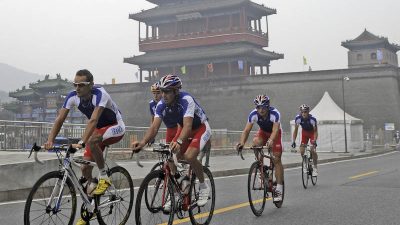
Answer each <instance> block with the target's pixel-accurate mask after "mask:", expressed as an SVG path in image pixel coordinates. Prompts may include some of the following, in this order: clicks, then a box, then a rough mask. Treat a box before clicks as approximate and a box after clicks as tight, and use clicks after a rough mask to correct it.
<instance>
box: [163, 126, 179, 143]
mask: <svg viewBox="0 0 400 225" xmlns="http://www.w3.org/2000/svg"><path fill="white" fill-rule="evenodd" d="M177 131H178V126H176V127H168V128H167V133H166V134H165V143H171V141H172V140H173V139H174V137H175V136H176V133H177ZM179 132H180V131H179Z"/></svg>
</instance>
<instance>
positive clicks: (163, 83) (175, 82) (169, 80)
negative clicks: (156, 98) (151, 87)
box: [159, 74, 182, 89]
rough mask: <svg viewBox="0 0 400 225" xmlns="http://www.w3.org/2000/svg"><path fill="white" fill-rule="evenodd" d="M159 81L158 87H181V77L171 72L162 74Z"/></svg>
mask: <svg viewBox="0 0 400 225" xmlns="http://www.w3.org/2000/svg"><path fill="white" fill-rule="evenodd" d="M159 82H160V89H180V88H181V87H182V81H181V79H180V78H179V77H178V76H176V75H172V74H168V75H165V76H163V77H162V78H161V79H160V81H159Z"/></svg>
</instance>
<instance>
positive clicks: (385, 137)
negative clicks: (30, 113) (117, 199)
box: [0, 120, 396, 151]
mask: <svg viewBox="0 0 400 225" xmlns="http://www.w3.org/2000/svg"><path fill="white" fill-rule="evenodd" d="M52 126H53V123H47V122H30V121H8V120H0V150H29V149H30V148H31V147H32V144H33V143H34V142H37V143H41V144H42V143H44V142H45V141H46V140H47V136H48V134H49V132H50V130H51V127H52ZM85 127H86V124H69V123H65V124H64V125H63V126H62V128H61V130H60V133H59V135H58V136H61V137H67V138H75V139H80V138H81V137H82V134H83V132H84V130H85ZM147 128H148V127H135V126H126V133H125V136H124V138H123V139H122V140H121V141H120V142H118V143H117V144H114V145H112V146H110V147H111V149H129V148H130V143H131V142H132V141H135V140H141V139H142V137H143V136H144V134H145V132H146V130H147ZM165 133H166V129H165V128H161V129H160V130H159V132H158V135H157V137H156V142H163V141H164V140H165ZM241 133H242V131H232V130H227V129H212V138H211V141H212V148H213V149H233V148H234V146H235V145H236V144H237V143H238V141H239V140H240V135H241ZM254 134H255V131H252V133H251V134H250V136H249V140H248V141H247V142H248V143H250V141H251V139H252V137H253V136H254ZM322 136H323V135H321V137H320V138H323V137H322ZM363 136H364V137H363V138H362V140H363V142H364V145H367V147H365V146H364V149H365V148H366V149H368V146H374V145H382V146H383V145H385V144H396V140H395V139H394V138H393V132H378V131H376V132H374V131H372V130H369V129H364V135H363ZM297 139H298V141H299V139H300V137H298V138H297ZM323 141H324V140H319V143H323ZM282 143H283V145H284V149H286V150H288V148H290V147H289V146H290V144H291V134H290V132H283V133H282ZM333 151H334V150H333Z"/></svg>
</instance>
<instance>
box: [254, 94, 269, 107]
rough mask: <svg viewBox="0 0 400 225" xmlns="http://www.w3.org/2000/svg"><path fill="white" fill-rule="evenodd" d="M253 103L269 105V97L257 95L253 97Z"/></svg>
mask: <svg viewBox="0 0 400 225" xmlns="http://www.w3.org/2000/svg"><path fill="white" fill-rule="evenodd" d="M254 104H255V105H256V106H265V107H269V97H268V96H266V95H258V96H257V97H256V98H255V99H254Z"/></svg>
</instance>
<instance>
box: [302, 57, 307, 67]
mask: <svg viewBox="0 0 400 225" xmlns="http://www.w3.org/2000/svg"><path fill="white" fill-rule="evenodd" d="M303 65H307V59H306V57H305V56H303Z"/></svg>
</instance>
